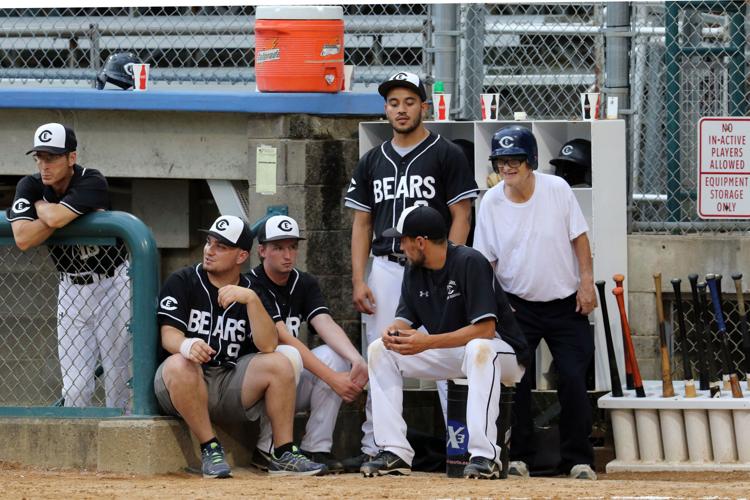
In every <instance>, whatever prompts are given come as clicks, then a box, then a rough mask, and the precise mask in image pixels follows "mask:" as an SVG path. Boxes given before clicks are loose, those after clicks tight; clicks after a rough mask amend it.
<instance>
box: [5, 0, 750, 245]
mask: <svg viewBox="0 0 750 500" xmlns="http://www.w3.org/2000/svg"><path fill="white" fill-rule="evenodd" d="M623 5H624V6H625V7H624V8H625V9H628V10H627V12H626V15H625V20H624V22H623V24H622V25H617V26H610V25H608V23H611V22H612V19H611V16H610V15H609V14H610V13H611V12H613V9H614V8H615V7H614V6H617V8H620V9H622V8H623ZM746 10H747V5H746V4H745V2H742V1H704V2H700V1H690V2H666V3H662V2H658V3H656V2H654V3H640V2H633V3H632V4H607V3H571V4H558V3H553V4H548V5H545V4H516V3H507V4H461V5H456V4H429V5H423V4H387V5H378V4H370V5H346V6H344V25H345V40H344V45H345V58H344V60H345V61H344V62H345V64H352V65H355V67H356V68H355V70H354V75H353V82H354V86H355V89H359V90H362V89H365V90H367V91H373V90H374V88H373V86H374V85H375V84H377V83H378V82H380V81H382V80H383V79H384V78H386V76H388V75H389V74H392V73H393V72H395V71H397V70H411V71H415V72H418V73H420V74H422V75H428V77H429V78H428V82H431V81H432V79H433V78H434V77H437V78H439V79H445V80H446V83H447V85H448V87H449V88H451V89H452V91H453V93H454V98H453V106H454V108H455V113H454V116H456V117H457V118H459V119H476V118H478V113H479V104H478V102H477V99H478V96H479V94H480V93H483V92H484V93H499V94H500V96H501V99H500V101H499V106H498V112H499V116H500V117H501V118H504V119H507V118H512V116H513V112H515V111H525V112H526V113H527V115H528V116H529V117H530V118H531V119H578V118H579V112H578V109H579V107H578V103H579V96H580V93H581V92H583V91H586V90H590V89H598V90H601V91H604V92H609V91H610V90H613V89H616V90H617V91H618V92H621V93H622V94H621V98H622V101H621V106H620V108H621V109H620V111H621V115H622V116H624V117H625V119H626V120H627V121H628V165H629V177H628V179H629V184H628V195H629V198H628V199H629V207H628V208H629V214H630V229H631V230H632V231H636V232H657V231H658V232H673V233H685V232H696V231H702V232H712V231H736V230H748V229H750V224H746V223H744V222H741V221H729V222H721V221H701V220H699V219H698V217H697V215H696V171H697V167H696V142H697V139H696V124H697V121H698V118H699V117H701V116H710V115H713V116H722V115H735V116H741V115H743V114H744V112H745V109H746V104H745V103H746V101H747V98H748V97H750V96H749V95H748V90H747V88H748V86H747V85H746V81H747V76H748V74H747V64H746V62H747V50H746V36H745V35H746V31H747V30H746V28H745V26H746ZM254 15H255V8H254V7H250V6H248V7H169V8H166V7H165V8H140V7H139V8H100V9H2V10H0V81H2V82H13V83H18V84H24V83H34V82H44V83H53V82H57V81H60V80H66V81H72V82H77V83H78V84H88V83H89V82H93V80H94V76H95V74H96V72H97V70H98V69H99V68H100V67H101V65H102V64H103V62H104V60H105V59H106V57H107V56H108V55H110V54H112V53H114V52H118V51H123V50H130V51H133V52H135V53H136V54H137V55H138V56H139V57H140V58H141V59H143V60H144V62H148V63H150V64H151V65H152V67H153V71H152V73H151V78H152V79H153V81H154V82H155V83H156V84H163V83H165V82H169V83H193V84H198V83H200V84H202V83H212V84H219V83H230V84H234V85H244V84H252V83H253V82H254V80H255V74H254V56H253V49H254V45H255V38H254V34H253V30H254ZM623 40H625V42H624V43H625V44H626V47H625V49H624V50H622V51H620V52H613V53H612V55H609V54H610V52H609V48H610V46H614V45H615V44H617V43H622V42H623ZM605 56H606V57H605ZM615 59H617V60H616V61H615ZM619 65H622V66H619ZM618 68H624V69H623V71H624V78H623V80H624V81H621V82H619V83H618V84H615V85H613V82H612V81H609V80H608V78H609V79H610V80H611V79H612V78H613V75H614V74H615V73H616V72H617V71H618Z"/></svg>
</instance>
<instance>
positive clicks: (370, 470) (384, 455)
mask: <svg viewBox="0 0 750 500" xmlns="http://www.w3.org/2000/svg"><path fill="white" fill-rule="evenodd" d="M359 470H360V472H362V475H363V476H365V477H373V476H375V475H378V476H385V475H386V474H395V475H403V476H408V475H409V474H411V467H410V466H409V464H407V463H406V462H404V461H403V460H402V459H401V458H400V457H399V456H398V455H396V454H395V453H391V452H390V451H385V450H381V452H380V453H378V456H377V457H375V458H373V459H372V460H370V461H369V462H365V463H363V464H362V467H360V468H359Z"/></svg>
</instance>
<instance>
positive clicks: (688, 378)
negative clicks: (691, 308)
mask: <svg viewBox="0 0 750 500" xmlns="http://www.w3.org/2000/svg"><path fill="white" fill-rule="evenodd" d="M671 283H672V289H673V290H674V300H675V306H676V308H677V324H678V325H679V327H680V350H681V351H682V373H683V375H682V376H683V377H685V397H686V398H694V397H696V396H697V394H696V392H695V382H693V369H692V367H691V366H690V355H689V354H688V351H689V349H690V346H689V345H688V336H687V329H686V328H685V312H684V311H683V309H682V290H680V285H681V284H682V280H681V279H680V278H674V279H673V280H671Z"/></svg>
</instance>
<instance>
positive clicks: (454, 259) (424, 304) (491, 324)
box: [361, 206, 529, 479]
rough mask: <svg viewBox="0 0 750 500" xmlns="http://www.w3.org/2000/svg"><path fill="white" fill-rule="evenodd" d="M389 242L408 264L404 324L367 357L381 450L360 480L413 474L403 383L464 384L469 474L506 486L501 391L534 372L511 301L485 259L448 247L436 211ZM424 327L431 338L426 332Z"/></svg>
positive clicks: (414, 218) (405, 215)
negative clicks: (396, 243) (502, 465)
mask: <svg viewBox="0 0 750 500" xmlns="http://www.w3.org/2000/svg"><path fill="white" fill-rule="evenodd" d="M383 235H384V236H386V237H390V238H401V242H400V248H401V250H402V251H403V252H404V254H405V255H406V258H407V259H408V264H407V266H406V270H405V271H404V279H403V284H402V286H401V298H400V301H399V305H398V310H397V312H396V318H395V321H394V322H393V323H392V324H391V325H390V326H388V327H387V329H386V330H385V331H384V332H383V333H382V336H381V338H380V339H378V340H376V341H375V342H373V343H372V344H370V347H369V349H368V350H367V359H368V364H369V371H370V392H371V393H372V415H373V426H374V431H375V442H376V443H378V445H379V446H380V448H381V451H380V452H379V453H378V455H377V456H376V457H375V458H374V459H373V460H371V461H369V462H366V463H364V464H363V465H362V468H361V471H362V473H363V474H364V475H365V477H367V476H374V475H376V474H377V475H384V474H409V473H410V472H411V461H412V458H413V457H414V450H413V449H412V447H411V446H410V445H409V442H408V441H407V440H406V423H405V422H404V418H403V416H402V402H403V399H402V390H403V377H415V378H421V379H430V380H444V379H451V378H464V377H465V378H467V379H468V383H469V393H468V398H467V405H466V422H467V429H468V432H469V443H468V451H469V454H470V455H471V462H470V463H469V464H468V465H467V466H466V467H465V468H464V473H463V475H464V477H465V478H479V479H495V478H499V477H500V449H499V447H498V446H497V444H496V443H497V427H496V422H497V418H498V414H499V410H500V384H501V383H503V384H505V385H509V386H510V385H513V384H515V383H516V382H518V381H519V380H520V379H521V377H522V376H523V373H524V370H525V368H524V367H525V366H528V363H529V350H528V346H527V345H526V340H525V339H524V336H523V334H522V333H521V330H520V329H519V327H518V324H517V323H516V320H515V318H514V317H513V312H512V311H511V308H510V305H509V304H508V299H507V297H506V296H505V293H504V292H503V290H502V289H501V288H500V285H499V284H498V283H497V281H496V280H495V278H494V275H493V271H492V267H491V266H490V263H489V262H488V261H487V259H485V258H484V257H483V256H482V254H480V253H479V252H477V251H476V250H474V249H472V248H469V247H465V246H456V245H453V244H452V243H450V242H448V240H447V237H448V229H447V227H446V224H445V220H444V219H443V217H442V216H441V215H440V213H439V212H438V211H437V210H435V209H433V208H431V207H427V206H415V207H409V208H407V209H406V210H404V211H403V212H402V213H401V217H399V220H398V224H397V225H396V227H393V228H391V229H388V230H386V231H385V232H384V233H383ZM420 326H425V328H426V329H427V331H428V332H429V333H423V332H419V331H417V330H416V329H417V328H419V327H420Z"/></svg>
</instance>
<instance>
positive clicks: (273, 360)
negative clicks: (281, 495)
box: [154, 215, 326, 478]
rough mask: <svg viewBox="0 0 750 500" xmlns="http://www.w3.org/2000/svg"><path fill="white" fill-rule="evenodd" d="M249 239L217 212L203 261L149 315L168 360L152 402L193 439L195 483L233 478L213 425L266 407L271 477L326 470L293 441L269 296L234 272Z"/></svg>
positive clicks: (291, 372) (290, 382) (284, 366)
mask: <svg viewBox="0 0 750 500" xmlns="http://www.w3.org/2000/svg"><path fill="white" fill-rule="evenodd" d="M252 242H253V237H252V233H251V231H250V229H249V228H248V226H247V225H246V224H245V223H244V222H243V221H242V219H240V218H239V217H234V216H231V215H224V216H221V217H219V218H217V219H216V221H215V222H214V223H213V225H212V226H211V229H209V231H208V236H207V237H206V243H205V245H204V246H203V262H202V263H200V264H197V265H195V266H192V267H185V268H182V269H180V270H178V271H176V272H174V273H173V274H172V275H171V276H169V278H167V281H166V282H165V283H164V286H163V288H162V290H161V293H160V296H159V310H158V313H157V317H158V321H159V326H160V328H161V343H162V346H163V347H164V349H166V350H167V351H168V352H169V353H171V356H169V357H168V358H167V359H166V360H165V361H164V362H163V363H162V364H161V365H160V366H159V368H158V369H157V371H156V376H155V377H154V390H155V392H156V397H157V399H158V401H159V405H160V406H161V408H162V410H164V411H165V412H166V413H168V414H170V415H178V416H181V417H182V418H183V419H184V420H185V423H187V425H188V427H190V430H191V431H192V432H193V433H194V434H195V436H196V437H197V438H198V440H199V441H200V443H201V458H202V470H203V477H208V478H224V477H229V476H231V470H230V468H229V465H228V464H227V462H226V460H225V458H224V451H223V449H222V447H221V445H220V444H219V442H218V440H217V439H216V435H215V434H214V431H213V429H212V427H211V422H212V421H225V422H231V421H244V420H256V419H257V418H258V417H259V416H260V415H261V413H263V412H264V411H265V412H266V413H267V414H268V416H269V418H270V420H271V426H272V427H273V436H274V447H275V451H274V454H273V455H272V457H271V461H270V463H269V466H268V470H269V472H270V473H271V474H277V475H320V474H324V473H325V472H326V467H325V465H322V464H318V463H315V462H312V461H310V460H308V459H307V457H305V456H304V455H301V454H300V453H299V451H298V449H297V448H296V447H295V446H294V445H293V444H292V427H293V420H294V390H293V389H292V388H293V387H294V384H295V377H296V373H295V369H294V368H293V363H292V362H290V360H289V358H288V357H287V356H286V355H285V354H283V353H281V352H274V351H275V350H276V347H277V345H278V341H279V338H278V335H277V333H276V329H275V328H274V324H273V321H272V320H271V317H270V316H269V315H268V312H267V309H269V308H270V307H271V303H270V300H269V299H268V298H267V297H262V296H259V295H258V294H257V293H256V292H255V291H253V290H252V289H251V288H250V287H251V283H250V279H249V278H248V277H246V276H243V275H242V274H241V273H240V267H241V266H242V264H243V263H244V262H245V261H246V260H247V258H248V257H249V255H250V249H251V247H252ZM261 295H262V294H261Z"/></svg>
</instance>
